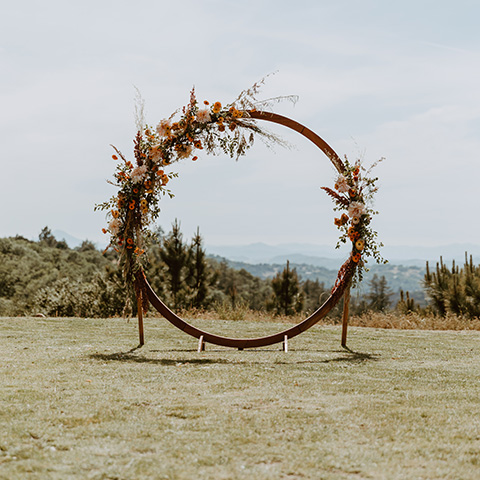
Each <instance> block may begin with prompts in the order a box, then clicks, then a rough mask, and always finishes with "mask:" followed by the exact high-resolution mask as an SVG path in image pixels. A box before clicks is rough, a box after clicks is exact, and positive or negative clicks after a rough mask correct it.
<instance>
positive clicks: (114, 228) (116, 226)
mask: <svg viewBox="0 0 480 480" xmlns="http://www.w3.org/2000/svg"><path fill="white" fill-rule="evenodd" d="M120 225H121V223H120V220H119V219H118V218H114V219H113V220H112V221H111V222H110V224H109V225H108V230H109V231H110V233H111V234H112V235H118V231H119V230H120Z"/></svg>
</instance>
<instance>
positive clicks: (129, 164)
mask: <svg viewBox="0 0 480 480" xmlns="http://www.w3.org/2000/svg"><path fill="white" fill-rule="evenodd" d="M125 165H127V167H128V168H133V163H132V162H130V161H128V162H127V163H126V164H125Z"/></svg>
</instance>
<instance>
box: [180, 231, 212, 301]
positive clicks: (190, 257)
mask: <svg viewBox="0 0 480 480" xmlns="http://www.w3.org/2000/svg"><path fill="white" fill-rule="evenodd" d="M187 264H188V276H187V278H186V280H187V284H188V286H189V287H190V295H189V296H190V301H189V303H190V306H192V307H194V308H202V307H206V306H207V303H208V301H207V297H208V290H209V279H210V275H209V272H208V266H207V260H206V255H205V250H204V249H203V239H202V236H201V235H200V229H199V228H198V227H197V233H196V234H195V236H194V237H193V239H192V243H191V245H190V247H189V249H188V254H187Z"/></svg>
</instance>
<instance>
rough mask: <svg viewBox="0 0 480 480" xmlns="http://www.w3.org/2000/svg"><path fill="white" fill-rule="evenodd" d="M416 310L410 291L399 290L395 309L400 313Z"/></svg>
mask: <svg viewBox="0 0 480 480" xmlns="http://www.w3.org/2000/svg"><path fill="white" fill-rule="evenodd" d="M416 310H417V306H416V304H415V300H414V299H413V298H411V297H410V292H408V291H407V292H404V291H403V290H400V300H399V301H398V303H397V311H398V312H400V313H403V314H405V313H412V312H415V311H416Z"/></svg>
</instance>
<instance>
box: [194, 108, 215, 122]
mask: <svg viewBox="0 0 480 480" xmlns="http://www.w3.org/2000/svg"><path fill="white" fill-rule="evenodd" d="M211 120H212V117H211V116H210V112H209V111H208V110H207V109H205V110H199V111H198V113H197V122H198V123H208V122H210V121H211Z"/></svg>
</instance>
